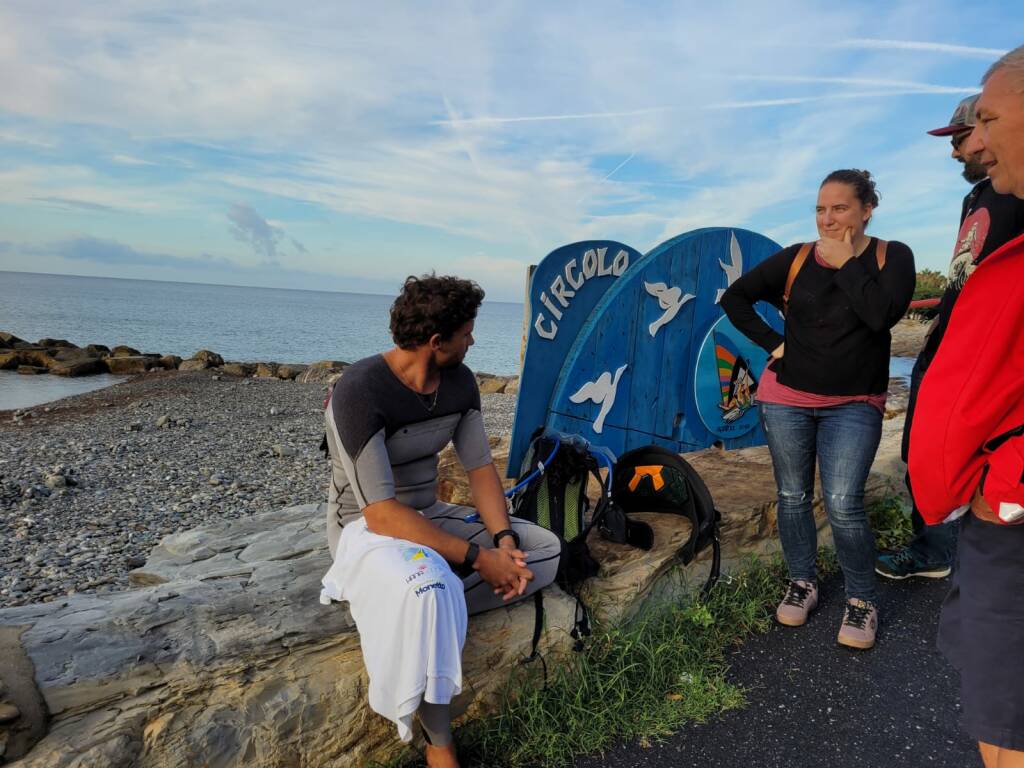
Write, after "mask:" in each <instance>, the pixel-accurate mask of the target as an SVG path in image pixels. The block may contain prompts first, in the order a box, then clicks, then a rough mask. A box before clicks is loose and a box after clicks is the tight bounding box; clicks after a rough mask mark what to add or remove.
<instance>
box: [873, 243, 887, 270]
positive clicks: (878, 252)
mask: <svg viewBox="0 0 1024 768" xmlns="http://www.w3.org/2000/svg"><path fill="white" fill-rule="evenodd" d="M888 248H889V241H888V240H882V239H881V238H879V240H878V245H877V246H876V247H875V259H876V260H877V261H878V271H879V272H881V271H882V270H883V269H885V252H886V251H887V250H888Z"/></svg>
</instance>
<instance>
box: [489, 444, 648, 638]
mask: <svg viewBox="0 0 1024 768" xmlns="http://www.w3.org/2000/svg"><path fill="white" fill-rule="evenodd" d="M614 464H615V456H614V455H613V454H612V453H611V451H609V450H608V449H607V448H600V447H597V446H591V445H590V444H589V443H588V442H587V441H586V440H584V439H583V438H581V437H579V436H578V435H568V434H564V433H561V432H555V431H553V430H545V429H543V428H541V429H538V430H537V431H536V432H534V435H533V439H532V440H531V442H530V446H529V448H528V449H527V451H526V455H525V457H524V459H523V464H522V468H521V471H520V475H519V477H520V479H519V482H518V483H516V485H515V486H514V487H513V488H512V490H511V491H509V492H508V495H509V496H510V497H511V499H512V514H514V515H515V516H516V517H519V518H522V519H523V520H529V521H530V522H532V523H536V524H537V525H540V526H542V527H543V528H546V529H547V530H549V531H551V532H552V533H554V534H555V535H557V536H558V539H559V541H560V542H561V545H562V555H561V557H560V558H559V562H558V575H557V576H556V582H557V583H558V585H559V586H560V587H562V589H564V590H565V591H566V592H568V593H569V594H570V595H572V596H573V597H574V598H576V616H575V625H574V626H573V629H572V632H571V634H572V637H573V639H574V640H576V644H575V649H576V650H581V649H582V647H583V637H585V636H587V635H589V634H590V618H589V615H588V611H587V606H586V605H585V604H584V602H583V601H582V599H581V598H580V588H581V586H582V584H583V582H584V581H585V580H586V579H588V578H590V577H591V576H596V575H597V573H598V571H599V570H600V566H599V565H598V562H597V561H596V560H595V559H594V558H593V556H592V555H591V554H590V547H588V546H587V536H588V535H589V533H590V531H591V530H593V528H594V527H595V526H596V527H598V529H599V530H600V531H601V533H602V535H603V536H606V537H608V538H612V539H613V540H615V541H620V542H625V541H627V537H629V536H630V531H633V538H636V537H637V536H640V535H641V534H642V533H643V529H646V532H647V534H648V536H647V548H650V543H651V540H652V539H653V537H652V536H651V535H650V534H651V531H650V528H649V527H648V526H646V525H643V524H641V525H640V526H639V528H638V529H636V530H634V529H633V528H631V526H630V525H629V522H628V521H627V520H626V516H625V514H624V513H623V512H622V511H621V510H620V509H618V508H617V507H616V505H615V503H614V501H612V496H611V486H610V484H609V481H610V479H611V478H612V477H613V467H614ZM602 467H605V468H607V469H608V475H607V478H605V477H602V476H601V472H600V469H601V468H602ZM591 477H594V478H596V479H597V481H598V483H599V484H600V486H601V494H600V497H599V499H598V501H597V503H596V504H595V505H594V508H593V510H591V508H590V507H591V504H590V499H589V498H588V497H587V483H588V481H589V479H590V478H591ZM636 531H639V532H640V533H639V534H638V533H637V532H636ZM536 594H537V595H540V592H537V593H536ZM541 610H542V609H541V608H540V607H538V617H539V616H540V611H541ZM538 620H539V619H538ZM534 637H535V641H536V637H537V632H536V630H535V633H534ZM534 646H535V647H536V642H535V643H534Z"/></svg>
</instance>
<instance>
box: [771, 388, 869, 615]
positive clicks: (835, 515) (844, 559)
mask: <svg viewBox="0 0 1024 768" xmlns="http://www.w3.org/2000/svg"><path fill="white" fill-rule="evenodd" d="M758 408H759V412H760V417H761V426H762V428H763V429H764V433H765V435H766V436H767V437H768V450H769V451H771V455H772V467H773V469H774V470H775V483H776V485H777V486H778V491H779V506H778V521H779V538H780V539H781V540H782V551H783V554H784V555H785V557H786V565H787V566H788V568H789V578H790V579H794V580H795V579H805V580H807V581H815V580H816V573H815V567H814V563H815V558H816V556H817V553H818V531H817V527H816V526H815V524H814V512H813V509H812V507H813V503H814V465H815V460H817V463H818V467H819V469H820V471H821V487H822V492H823V495H824V501H825V511H826V512H827V513H828V520H829V523H830V524H831V526H832V537H833V539H834V540H835V546H836V554H837V555H838V557H839V565H840V566H841V567H842V569H843V575H844V576H845V578H846V596H847V597H848V598H854V597H855V598H860V599H861V600H870V601H872V602H874V601H875V598H876V595H875V536H874V534H873V533H872V532H871V526H870V525H869V524H868V517H867V512H866V511H865V509H864V484H865V482H866V481H867V477H868V471H869V470H870V469H871V463H872V462H873V461H874V459H875V452H876V451H877V450H878V441H879V440H880V439H881V436H882V414H881V413H880V412H879V411H878V409H877V408H875V407H874V406H872V405H869V404H868V403H848V404H846V405H835V406H831V407H829V408H801V407H798V406H792V405H778V404H775V403H759V404H758Z"/></svg>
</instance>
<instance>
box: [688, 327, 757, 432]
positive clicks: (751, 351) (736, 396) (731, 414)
mask: <svg viewBox="0 0 1024 768" xmlns="http://www.w3.org/2000/svg"><path fill="white" fill-rule="evenodd" d="M767 362H768V353H767V352H765V351H764V350H763V349H761V348H760V347H759V346H757V345H756V344H754V342H752V341H750V339H748V338H747V337H746V336H744V335H743V334H742V333H740V332H739V331H737V330H736V328H735V327H733V324H732V323H730V322H729V318H727V317H725V316H722V317H721V318H719V319H718V321H717V322H716V323H715V324H714V325H712V326H711V330H710V331H708V335H707V336H705V337H704V341H703V343H702V344H701V346H700V352H698V353H697V368H696V371H695V374H694V399H695V400H696V401H697V412H698V413H699V414H700V418H701V421H703V422H704V426H705V427H707V428H708V431H709V432H711V433H712V434H714V435H718V437H723V438H731V437H739V436H740V435H745V434H746V433H747V432H749V431H750V430H752V429H753V428H754V427H756V426H757V408H755V407H754V396H755V395H756V394H757V383H758V381H760V379H761V372H762V371H763V370H764V366H765V364H766V363H767Z"/></svg>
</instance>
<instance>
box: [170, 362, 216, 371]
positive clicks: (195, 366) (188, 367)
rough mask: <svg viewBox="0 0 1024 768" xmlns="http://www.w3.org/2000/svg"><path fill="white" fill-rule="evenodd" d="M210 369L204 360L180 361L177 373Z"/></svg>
mask: <svg viewBox="0 0 1024 768" xmlns="http://www.w3.org/2000/svg"><path fill="white" fill-rule="evenodd" d="M209 367H210V364H209V363H207V362H206V361H205V360H182V361H181V364H180V365H179V366H178V370H179V371H204V370H206V369H207V368H209Z"/></svg>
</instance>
